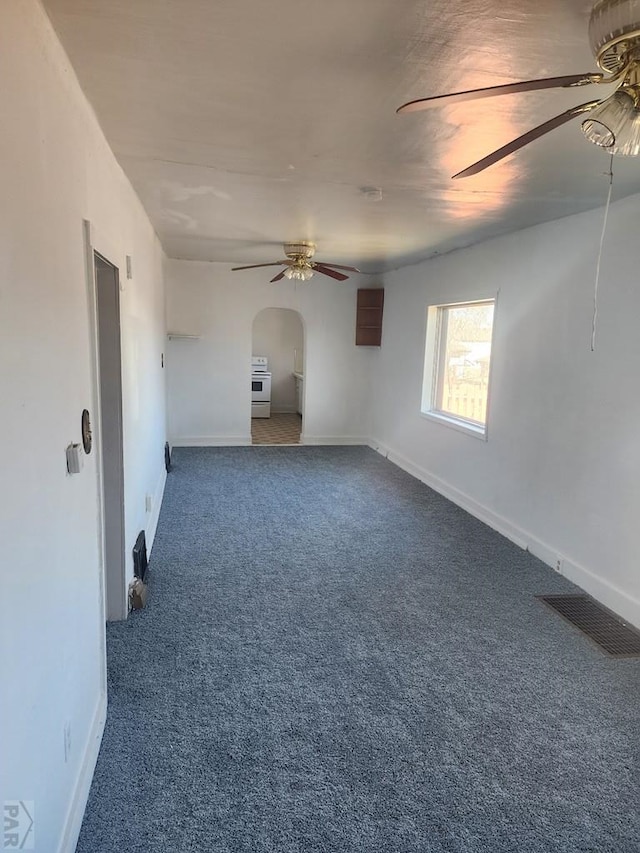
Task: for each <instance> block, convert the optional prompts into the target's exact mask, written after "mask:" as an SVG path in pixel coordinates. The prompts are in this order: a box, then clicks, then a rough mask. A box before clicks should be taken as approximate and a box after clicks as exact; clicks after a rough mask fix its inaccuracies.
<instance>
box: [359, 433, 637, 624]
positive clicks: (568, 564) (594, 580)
mask: <svg viewBox="0 0 640 853" xmlns="http://www.w3.org/2000/svg"><path fill="white" fill-rule="evenodd" d="M367 443H368V445H369V447H371V448H373V450H375V451H377V452H378V453H380V454H381V456H384V457H385V458H386V459H388V460H389V462H393V464H394V465H397V466H398V468H402V470H403V471H406V472H407V473H408V474H411V476H412V477H415V478H416V479H417V480H420V481H421V482H422V483H424V484H425V485H427V486H429V488H431V489H433V490H434V491H435V492H438V493H439V494H441V495H443V496H444V497H445V498H448V500H450V501H451V502H452V503H454V504H457V505H458V506H459V507H462V509H464V510H466V511H467V512H468V513H469V514H470V515H473V516H474V517H475V518H477V519H479V520H480V521H482V522H484V524H486V525H487V526H488V527H491V528H492V529H493V530H496V531H497V532H498V533H501V534H502V535H503V536H505V537H506V538H507V539H509V540H510V541H511V542H513V543H514V544H515V545H517V546H518V547H519V548H522V549H523V550H525V551H530V552H531V553H532V554H533V555H534V556H535V557H537V558H538V559H539V560H542V562H543V563H546V564H547V565H548V566H551V568H552V569H555V570H556V571H558V572H559V574H562V575H564V577H566V578H567V579H568V580H570V581H571V582H572V583H575V584H576V586H579V587H580V588H581V589H583V590H584V591H585V592H587V593H588V594H589V595H591V596H593V598H595V599H596V600H597V601H600V602H601V603H602V604H604V605H605V607H608V608H609V609H610V610H613V612H614V613H617V614H618V615H619V616H621V617H622V618H623V619H624V620H626V621H627V622H629V623H631V624H632V625H635V626H636V627H638V628H640V601H638V600H637V599H636V598H633V597H632V596H630V595H629V594H628V593H627V592H625V591H624V590H622V589H620V588H619V587H617V586H615V585H614V584H612V583H610V582H609V581H607V580H605V579H604V578H601V577H599V576H598V575H596V574H594V573H593V572H591V571H590V570H589V569H586V568H585V567H584V566H581V565H579V564H578V563H575V562H573V561H572V560H570V559H569V558H568V557H565V556H563V555H561V554H560V553H559V552H558V549H557V548H554V547H553V546H552V545H549V544H547V543H546V542H543V541H542V540H541V539H539V538H538V537H537V536H535V535H534V534H533V533H530V532H529V531H528V530H523V529H522V528H521V527H519V526H518V525H515V524H513V523H512V522H510V521H509V520H508V519H507V518H504V516H502V515H499V514H498V513H496V512H494V511H493V510H490V509H488V508H487V507H486V506H483V505H482V504H480V503H478V501H476V500H474V499H473V498H471V497H470V496H469V495H467V494H465V493H464V492H461V491H460V490H459V489H456V488H455V486H452V485H451V484H450V483H447V482H445V481H444V480H441V479H440V478H439V477H436V476H435V475H434V474H432V473H431V472H429V471H427V470H426V469H424V468H421V467H420V466H418V465H415V464H414V463H413V462H411V461H410V460H409V459H407V458H406V457H405V456H403V455H402V454H401V453H397V452H396V451H394V450H392V449H391V448H389V447H387V446H386V445H383V444H382V443H381V442H379V441H377V440H376V439H373V438H372V439H369V441H368V442H367Z"/></svg>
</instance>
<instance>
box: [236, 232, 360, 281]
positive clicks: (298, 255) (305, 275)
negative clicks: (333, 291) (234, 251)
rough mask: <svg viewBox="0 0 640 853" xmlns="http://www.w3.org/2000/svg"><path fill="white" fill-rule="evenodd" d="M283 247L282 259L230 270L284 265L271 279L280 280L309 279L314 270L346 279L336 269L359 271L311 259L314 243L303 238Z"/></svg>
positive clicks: (354, 268) (339, 278)
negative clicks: (283, 258)
mask: <svg viewBox="0 0 640 853" xmlns="http://www.w3.org/2000/svg"><path fill="white" fill-rule="evenodd" d="M283 249H284V253H285V255H286V256H287V257H286V259H285V260H284V261H273V262H272V263H270V264H249V266H246V267H233V268H232V272H235V270H252V269H256V267H279V266H284V269H283V270H282V272H279V273H278V275H275V276H274V277H273V278H272V279H271V281H280V279H281V278H289V279H296V280H297V281H309V279H310V278H311V277H312V276H313V274H314V272H319V273H322V274H323V275H328V276H331V278H336V279H337V280H338V281H346V279H348V278H349V276H348V275H344V273H341V272H338V270H349V272H360V270H359V269H357V268H356V267H345V266H343V265H342V264H328V263H327V264H325V263H321V262H319V261H312V260H311V259H312V258H313V256H314V254H315V251H316V245H315V243H308V242H306V241H304V240H302V241H300V242H299V243H285V244H284V246H283Z"/></svg>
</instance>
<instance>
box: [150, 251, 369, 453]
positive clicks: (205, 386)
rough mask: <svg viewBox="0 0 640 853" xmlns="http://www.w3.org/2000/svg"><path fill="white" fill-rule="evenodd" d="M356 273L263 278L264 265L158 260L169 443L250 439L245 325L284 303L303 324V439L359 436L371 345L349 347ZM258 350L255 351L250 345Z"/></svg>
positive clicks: (248, 330)
mask: <svg viewBox="0 0 640 853" xmlns="http://www.w3.org/2000/svg"><path fill="white" fill-rule="evenodd" d="M358 279H359V277H358V276H354V278H353V279H349V280H348V281H346V282H343V283H339V282H336V281H333V280H332V279H328V278H326V277H325V276H320V275H318V276H314V278H313V279H312V280H311V281H310V282H307V283H299V284H296V283H294V282H291V281H287V280H284V279H283V280H282V281H280V282H278V283H277V284H269V281H268V278H266V277H265V274H264V270H245V271H243V272H242V273H237V272H235V273H232V272H231V271H230V265H229V264H220V263H201V262H194V261H176V260H170V261H168V262H167V322H168V326H169V329H170V330H175V331H181V332H190V333H199V334H201V335H202V337H201V338H200V340H197V341H189V340H173V341H170V342H169V352H168V361H167V368H168V369H167V378H168V407H169V431H170V435H171V438H172V441H173V442H174V443H175V444H186V445H189V444H250V443H251V385H250V380H249V375H250V367H249V365H250V359H251V355H252V352H251V350H252V328H253V322H254V319H255V317H256V315H257V314H258V313H259V312H260V311H262V310H263V309H264V308H290V309H292V310H294V311H297V312H298V313H299V314H300V316H301V317H302V321H303V324H304V341H305V356H304V371H305V383H304V385H305V407H304V425H303V428H304V434H303V441H304V442H306V443H308V444H310V443H331V442H336V443H342V442H346V443H349V442H361V441H363V440H365V439H366V436H367V435H368V434H369V428H368V411H369V408H368V407H369V393H368V391H369V386H368V382H369V364H370V361H371V353H372V350H371V349H369V348H362V347H356V346H355V343H354V341H355V322H356V320H355V317H356V290H357V288H358V286H362V284H361V283H360V284H358ZM257 355H262V353H257Z"/></svg>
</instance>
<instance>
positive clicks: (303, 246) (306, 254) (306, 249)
mask: <svg viewBox="0 0 640 853" xmlns="http://www.w3.org/2000/svg"><path fill="white" fill-rule="evenodd" d="M315 251H316V246H315V243H307V242H305V241H300V242H299V243H285V244H284V253H285V255H286V256H287V257H288V258H292V259H294V260H295V259H297V258H304V259H307V260H308V259H310V258H312V257H313V256H314V254H315Z"/></svg>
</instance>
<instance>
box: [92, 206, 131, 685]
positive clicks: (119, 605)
mask: <svg viewBox="0 0 640 853" xmlns="http://www.w3.org/2000/svg"><path fill="white" fill-rule="evenodd" d="M84 241H85V253H86V271H87V288H88V305H89V328H90V334H91V342H90V343H91V346H90V350H91V374H92V386H93V387H92V397H93V399H92V404H93V413H92V418H91V420H92V425H93V434H94V437H95V451H96V462H97V464H96V485H97V504H98V550H99V574H100V578H99V588H100V614H101V620H102V623H103V625H104V623H105V622H106V621H107V619H110V620H111V619H126V617H127V614H128V602H127V590H126V584H125V580H126V577H125V569H126V557H125V547H126V545H125V529H124V503H123V508H122V513H123V524H122V548H121V552H122V570H121V571H119V570H118V569H119V568H120V567H116V572H115V574H116V575H117V577H111V576H110V577H107V576H106V573H107V570H108V567H107V564H106V526H105V503H104V474H103V465H102V434H101V432H102V430H101V420H102V419H101V414H102V400H101V392H100V354H99V340H98V298H97V297H98V294H97V284H98V283H97V280H96V273H95V254H98V255H99V256H100V257H102V258H103V259H104V260H105V261H106V262H107V263H109V264H111V265H112V266H114V267H115V268H116V269H117V270H118V271H119V270H121V269H123V268H124V263H122V261H125V263H126V259H123V258H120V257H119V253H118V252H117V250H115V247H114V246H113V245H112V244H111V242H110V241H109V240H108V239H107V238H106V237H105V236H104V235H102V234H100V233H99V232H97V231H96V229H95V228H94V227H93V226H92V225H91V223H90V222H89V221H88V220H84ZM121 405H122V401H121ZM123 438H124V437H123ZM123 445H124V441H123ZM123 465H124V447H123ZM123 477H124V470H123ZM123 493H124V480H123ZM123 501H124V494H123ZM120 575H122V577H120ZM113 584H117V587H115V588H116V589H118V590H120V594H119V595H117V596H116V597H117V602H116V604H115V606H114V604H113V602H112V604H111V606H110V607H108V606H107V585H109V592H112V593H113V588H114V587H113V586H112V585H113ZM111 598H112V599H113V595H112V596H111ZM103 630H104V629H103ZM104 643H105V647H104V655H103V659H104V664H105V673H104V675H105V683H106V637H105V639H104Z"/></svg>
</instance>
